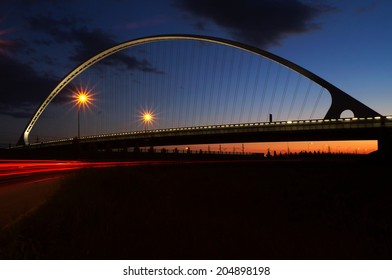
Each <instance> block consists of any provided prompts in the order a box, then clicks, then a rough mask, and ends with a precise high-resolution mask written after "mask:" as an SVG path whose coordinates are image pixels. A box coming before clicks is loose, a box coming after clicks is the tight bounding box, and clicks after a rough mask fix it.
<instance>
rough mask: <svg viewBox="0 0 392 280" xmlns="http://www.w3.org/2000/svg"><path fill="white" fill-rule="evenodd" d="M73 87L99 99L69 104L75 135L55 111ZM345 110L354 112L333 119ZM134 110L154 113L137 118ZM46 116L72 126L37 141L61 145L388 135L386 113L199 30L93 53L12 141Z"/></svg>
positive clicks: (280, 61)
mask: <svg viewBox="0 0 392 280" xmlns="http://www.w3.org/2000/svg"><path fill="white" fill-rule="evenodd" d="M80 91H85V92H87V93H91V97H92V98H91V100H92V103H95V102H94V101H97V103H98V105H96V106H92V107H91V108H89V110H83V111H82V109H84V108H81V107H82V106H81V105H80V104H78V105H76V107H77V113H78V114H77V119H78V120H77V123H78V131H79V132H78V135H77V136H75V133H74V132H75V129H74V125H72V124H69V123H73V124H75V123H76V122H75V121H74V118H75V115H76V114H73V115H72V116H71V113H70V109H69V108H68V109H67V110H65V111H61V110H64V107H67V106H68V103H69V102H68V103H67V102H65V101H64V100H65V99H66V98H67V96H68V97H69V95H70V93H74V94H75V93H77V92H80ZM321 100H326V101H325V102H324V103H322V102H321ZM310 104H313V106H312V105H310ZM49 105H51V106H52V105H53V109H51V110H52V111H51V110H47V109H48V108H49V107H51V106H49ZM93 105H94V104H93ZM68 107H70V106H68ZM74 107H75V106H74ZM319 108H321V109H319ZM295 110H297V113H295ZM347 110H348V111H351V112H352V114H353V116H352V117H351V118H342V117H341V115H342V113H344V112H345V111H347ZM85 111H87V112H85ZM143 112H144V113H146V112H148V113H149V114H151V117H154V121H153V120H150V121H149V122H147V123H146V122H145V120H143V119H142V116H141V115H142V114H143ZM305 112H308V113H309V117H304V114H305ZM45 114H46V115H45ZM80 115H82V119H81V120H80V118H81V117H80ZM87 115H90V118H89V119H88V120H87ZM41 116H42V118H41ZM53 116H63V119H61V118H60V120H59V123H58V124H57V125H54V124H53V123H51V122H50V121H49V124H48V125H47V127H49V131H53V132H51V133H50V134H56V133H57V132H55V131H56V130H55V129H54V128H53V127H55V128H56V129H58V128H59V125H61V126H64V131H66V130H67V129H69V130H70V131H71V132H70V134H69V135H62V134H61V133H60V134H61V135H56V136H53V135H51V137H47V138H45V137H43V136H41V137H40V136H37V139H39V141H36V142H39V143H40V144H41V145H39V146H42V143H44V144H45V145H64V144H66V143H70V139H75V138H77V139H78V140H79V141H80V142H86V143H87V142H97V143H99V142H105V141H112V142H116V143H120V142H121V143H127V144H126V145H129V146H132V145H139V144H140V143H147V142H148V143H149V144H154V145H155V144H156V145H171V144H180V143H181V144H191V143H219V142H221V143H227V142H237V141H240V142H257V141H260V142H263V141H266V142H268V141H301V140H302V141H303V140H315V139H318V140H356V139H358V140H363V139H376V140H379V148H380V147H381V149H382V150H389V148H388V146H389V145H388V143H389V142H390V141H389V140H390V139H391V137H390V136H389V135H390V134H391V133H390V128H389V127H390V118H389V117H385V116H382V115H381V114H379V113H377V112H376V111H374V110H373V109H371V108H369V107H368V106H366V105H365V104H363V103H361V102H360V101H358V100H356V99H355V98H353V97H352V96H350V95H348V94H347V93H345V92H344V91H342V90H341V89H339V88H337V87H336V86H334V85H333V84H331V83H329V82H328V81H326V80H324V79H323V78H321V77H319V76H318V75H316V74H314V73H312V72H310V71H309V70H307V69H305V68H303V67H301V66H299V65H297V64H295V63H293V62H291V61H289V60H286V59H284V58H282V57H280V56H277V55H275V54H272V53H270V52H267V51H265V50H262V49H259V48H256V47H253V46H250V45H246V44H243V43H240V42H236V41H232V40H228V39H222V38H216V37H210V36H202V35H187V34H179V35H159V36H150V37H144V38H139V39H134V40H130V41H127V42H124V43H121V44H118V45H115V46H113V47H111V48H109V49H106V50H104V51H102V52H100V53H98V54H97V55H95V56H93V57H92V58H90V59H88V60H87V61H85V62H84V63H82V64H80V65H79V66H77V67H76V68H75V69H73V70H72V71H71V72H70V73H69V74H68V75H66V76H65V77H64V79H63V80H62V81H61V82H60V83H59V84H58V85H57V86H56V87H55V88H54V89H53V90H52V92H50V93H49V95H48V97H47V98H46V99H45V100H44V101H43V102H42V103H41V105H40V106H39V107H38V109H37V110H36V112H35V113H34V115H33V116H32V118H31V119H30V121H29V122H28V124H27V126H26V128H25V130H24V131H23V133H22V135H21V137H20V139H19V141H18V145H19V146H27V145H30V142H31V141H29V137H30V135H31V134H32V135H34V133H32V132H34V130H33V128H34V127H35V126H36V124H37V123H39V122H41V121H42V120H50V119H53V118H54V117H53ZM272 118H274V119H272ZM70 119H73V121H69V120H70ZM155 120H157V122H155ZM143 121H144V124H142V125H141V123H143ZM81 122H82V127H80V125H81V124H80V123H81ZM154 122H155V123H154ZM102 124H105V125H106V126H104V125H102ZM67 127H68V128H67ZM51 129H52V130H51ZM94 129H95V130H94ZM80 130H82V132H83V133H82V135H80ZM113 130H114V131H113ZM37 131H39V133H41V134H42V135H44V134H45V131H48V130H45V127H44V125H41V126H39V127H38V129H37ZM39 133H38V132H37V135H38V134H39ZM72 133H73V134H74V135H72ZM142 139H144V140H142ZM71 142H72V141H71ZM33 144H34V143H31V146H33Z"/></svg>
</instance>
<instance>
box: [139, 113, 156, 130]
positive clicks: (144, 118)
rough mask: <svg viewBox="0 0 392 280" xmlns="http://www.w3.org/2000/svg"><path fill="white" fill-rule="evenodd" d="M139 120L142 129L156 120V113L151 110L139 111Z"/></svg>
mask: <svg viewBox="0 0 392 280" xmlns="http://www.w3.org/2000/svg"><path fill="white" fill-rule="evenodd" d="M139 119H140V121H141V122H142V123H143V127H144V129H146V128H147V127H149V126H152V125H153V124H154V122H155V120H156V115H155V114H154V112H153V111H152V110H143V111H141V112H140V117H139Z"/></svg>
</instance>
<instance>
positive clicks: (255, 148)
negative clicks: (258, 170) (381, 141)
mask: <svg viewBox="0 0 392 280" xmlns="http://www.w3.org/2000/svg"><path fill="white" fill-rule="evenodd" d="M242 145H243V146H242ZM165 148H166V149H169V150H171V149H174V148H178V149H179V150H180V151H181V150H186V149H187V148H189V149H191V150H192V151H193V152H197V151H199V150H202V151H211V152H222V153H241V152H242V151H244V152H245V153H264V154H267V153H268V150H269V151H270V153H271V154H274V153H275V152H276V154H280V153H281V154H288V153H300V152H312V153H313V152H320V153H334V154H336V153H343V154H349V153H351V154H369V153H371V152H374V151H377V149H378V147H377V141H376V140H360V141H359V140H358V141H352V140H349V141H307V142H270V143H230V144H203V145H183V146H168V147H165Z"/></svg>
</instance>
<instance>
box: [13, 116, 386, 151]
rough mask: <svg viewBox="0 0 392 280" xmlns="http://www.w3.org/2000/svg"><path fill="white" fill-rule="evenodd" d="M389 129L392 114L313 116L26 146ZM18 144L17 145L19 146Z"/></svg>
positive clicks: (53, 141) (138, 132) (182, 128)
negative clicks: (344, 116) (289, 132)
mask: <svg viewBox="0 0 392 280" xmlns="http://www.w3.org/2000/svg"><path fill="white" fill-rule="evenodd" d="M382 127H389V128H392V116H385V117H367V118H355V117H354V118H339V119H313V120H293V121H276V122H256V123H241V124H223V125H205V126H194V127H178V128H166V129H151V130H142V131H130V132H120V133H110V134H101V135H90V136H82V137H80V138H77V137H75V138H73V137H69V138H64V139H56V140H49V141H45V142H40V143H31V144H29V145H28V146H29V147H32V148H34V147H36V148H39V147H44V146H46V147H47V146H58V145H69V144H72V143H73V142H74V141H75V140H77V141H78V142H79V143H88V142H103V141H114V140H115V141H118V140H122V139H124V140H125V139H146V138H157V137H175V136H193V135H213V134H228V133H230V134H235V133H238V134H240V133H249V132H252V133H258V132H260V133H268V132H271V133H272V132H284V131H292V132H295V131H310V130H315V131H316V130H319V131H320V130H337V129H343V130H350V129H365V128H382ZM19 147H20V146H19Z"/></svg>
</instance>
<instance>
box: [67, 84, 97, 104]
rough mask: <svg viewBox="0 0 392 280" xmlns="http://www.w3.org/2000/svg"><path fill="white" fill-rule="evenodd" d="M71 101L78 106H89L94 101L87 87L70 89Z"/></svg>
mask: <svg viewBox="0 0 392 280" xmlns="http://www.w3.org/2000/svg"><path fill="white" fill-rule="evenodd" d="M72 99H73V100H72V102H73V103H74V106H77V107H78V109H80V108H88V109H89V108H90V106H91V105H92V104H93V101H94V94H93V93H92V92H91V90H89V89H87V88H82V87H80V88H76V89H75V90H73V91H72Z"/></svg>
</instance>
